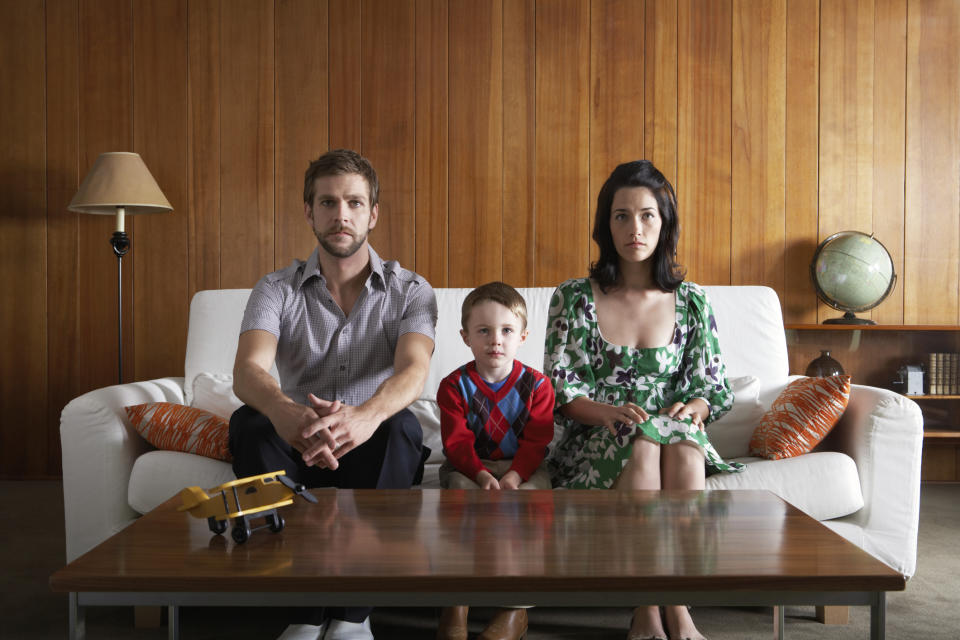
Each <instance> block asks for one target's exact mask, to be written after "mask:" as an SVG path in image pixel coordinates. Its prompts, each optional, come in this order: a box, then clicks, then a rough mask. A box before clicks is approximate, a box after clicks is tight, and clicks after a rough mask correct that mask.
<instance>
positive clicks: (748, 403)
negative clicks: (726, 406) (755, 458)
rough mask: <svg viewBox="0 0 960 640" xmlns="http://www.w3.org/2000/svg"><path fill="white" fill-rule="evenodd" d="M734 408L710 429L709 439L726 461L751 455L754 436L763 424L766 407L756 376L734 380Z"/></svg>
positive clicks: (708, 427) (712, 424) (731, 382)
mask: <svg viewBox="0 0 960 640" xmlns="http://www.w3.org/2000/svg"><path fill="white" fill-rule="evenodd" d="M729 382H730V389H731V390H732V391H733V407H731V408H730V411H728V412H727V413H725V414H723V415H722V416H720V419H719V420H714V421H713V422H711V423H710V424H709V425H707V437H708V438H710V444H712V445H713V447H714V449H716V450H717V453H719V454H720V457H721V458H723V459H724V460H726V459H729V458H741V457H743V456H746V455H747V452H748V449H749V446H748V445H749V443H750V435H751V434H752V433H753V430H754V429H756V428H757V425H758V424H760V418H762V417H763V406H762V405H761V404H760V396H759V394H760V380H758V379H757V378H755V377H753V376H742V377H740V378H730V380H729Z"/></svg>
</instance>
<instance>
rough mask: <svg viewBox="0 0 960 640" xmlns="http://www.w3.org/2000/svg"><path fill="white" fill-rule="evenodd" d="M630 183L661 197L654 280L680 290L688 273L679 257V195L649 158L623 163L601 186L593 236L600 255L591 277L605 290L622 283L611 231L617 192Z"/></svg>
mask: <svg viewBox="0 0 960 640" xmlns="http://www.w3.org/2000/svg"><path fill="white" fill-rule="evenodd" d="M629 187H646V188H647V189H649V190H650V191H651V192H652V193H653V197H654V198H656V200H657V208H658V209H660V220H661V226H660V237H659V238H658V239H657V247H656V249H654V251H653V256H652V259H653V280H654V282H655V283H656V284H657V286H658V287H659V288H660V289H661V290H662V291H676V289H677V287H678V286H680V283H681V282H683V277H684V275H685V274H684V270H683V267H681V266H680V265H679V264H677V261H676V260H677V242H678V241H679V239H680V219H679V216H678V215H677V195H676V193H675V192H674V190H673V185H672V184H670V182H669V181H668V180H667V179H666V178H665V177H664V176H663V174H662V173H660V170H659V169H657V168H656V167H655V166H653V163H651V162H650V161H649V160H636V161H634V162H625V163H624V164H621V165H620V166H618V167H617V168H616V169H614V170H613V173H611V174H610V177H609V178H607V181H606V182H604V183H603V186H602V187H600V193H599V194H598V195H597V212H596V215H595V216H594V222H593V239H594V241H595V242H596V243H597V246H599V247H600V257H599V258H598V259H597V261H596V262H594V263H593V264H591V265H590V277H591V278H593V279H594V280H596V281H597V284H598V285H599V287H600V291H603V292H604V293H606V292H607V290H608V289H610V288H611V287H615V286H617V285H618V284H619V283H620V275H621V274H620V256H619V255H618V254H617V249H616V247H615V246H614V244H613V235H612V234H611V232H610V215H611V213H612V209H613V196H614V195H616V193H617V191H619V190H620V189H623V188H629Z"/></svg>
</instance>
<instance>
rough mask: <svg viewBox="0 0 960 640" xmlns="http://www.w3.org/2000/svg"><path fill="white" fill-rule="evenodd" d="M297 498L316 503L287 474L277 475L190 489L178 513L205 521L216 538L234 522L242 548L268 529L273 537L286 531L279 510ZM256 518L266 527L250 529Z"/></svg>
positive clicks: (182, 496) (233, 533)
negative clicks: (274, 534) (263, 520)
mask: <svg viewBox="0 0 960 640" xmlns="http://www.w3.org/2000/svg"><path fill="white" fill-rule="evenodd" d="M295 495H298V496H300V497H302V498H303V499H305V500H308V501H310V502H316V501H317V498H316V496H314V495H313V494H312V493H310V492H309V491H308V490H307V488H306V487H305V486H303V485H302V484H298V483H296V482H294V481H293V480H291V479H290V478H288V477H287V474H286V472H285V471H274V472H273V473H264V474H262V475H259V476H250V477H247V478H240V479H239V480H233V481H231V482H227V483H224V484H221V485H220V486H218V487H214V488H213V489H210V490H208V491H204V490H203V489H201V488H200V487H187V488H185V489H183V490H182V491H181V492H180V501H181V505H180V506H179V507H177V511H189V512H190V515H192V516H193V517H195V518H206V519H207V524H208V525H209V526H210V531H212V532H214V533H216V534H217V535H219V534H222V533H223V532H224V531H226V530H227V521H228V520H231V521H232V522H233V529H232V530H231V532H230V535H231V536H232V537H233V541H234V542H236V543H237V544H243V543H244V542H246V541H247V539H248V538H249V537H250V534H251V533H252V532H254V531H256V530H258V529H264V528H266V527H269V528H270V530H271V531H273V532H274V533H277V532H279V531H281V530H283V527H284V524H285V523H284V521H283V516H281V515H280V514H279V513H277V509H278V508H280V507H285V506H287V505H289V504H293V496H295ZM254 517H257V518H259V517H264V518H266V524H263V525H260V526H259V527H251V525H250V521H251V520H252V519H253V518H254Z"/></svg>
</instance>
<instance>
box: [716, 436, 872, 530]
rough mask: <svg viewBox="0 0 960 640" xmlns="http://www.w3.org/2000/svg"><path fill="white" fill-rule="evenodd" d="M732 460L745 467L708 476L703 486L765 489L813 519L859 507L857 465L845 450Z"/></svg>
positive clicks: (836, 516) (860, 498) (837, 515)
mask: <svg viewBox="0 0 960 640" xmlns="http://www.w3.org/2000/svg"><path fill="white" fill-rule="evenodd" d="M736 462H742V463H744V464H745V465H747V468H746V469H744V470H743V471H741V472H740V473H717V474H714V475H712V476H710V477H709V478H707V489H766V490H767V491H772V492H773V493H775V494H777V495H778V496H780V497H781V498H783V499H784V500H786V501H787V502H789V503H790V504H792V505H793V506H795V507H796V508H798V509H800V510H801V511H803V512H804V513H806V514H807V515H809V516H810V517H812V518H816V519H817V520H829V519H831V518H839V517H841V516H845V515H849V514H851V513H854V512H855V511H859V510H860V509H861V508H862V507H863V492H862V491H861V489H860V476H859V475H858V474H857V465H856V463H855V462H854V461H853V458H851V457H850V456H848V455H846V454H843V453H837V452H834V451H822V452H817V453H808V454H806V455H802V456H799V457H796V458H785V459H783V460H764V459H762V458H739V459H737V460H736Z"/></svg>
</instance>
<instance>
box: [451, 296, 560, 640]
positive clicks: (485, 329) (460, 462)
mask: <svg viewBox="0 0 960 640" xmlns="http://www.w3.org/2000/svg"><path fill="white" fill-rule="evenodd" d="M460 324H461V326H462V327H463V328H462V329H461V331H460V336H461V337H462V338H463V341H464V342H465V343H466V344H467V346H468V347H470V350H471V351H472V352H473V357H474V360H473V362H468V363H467V364H465V365H463V366H462V367H460V368H459V369H457V370H456V371H454V372H453V373H451V374H450V375H449V376H447V377H446V378H444V379H443V381H442V382H441V383H440V388H439V389H438V390H437V404H439V405H440V433H441V436H442V438H443V453H444V455H445V456H446V460H445V461H444V462H443V464H442V465H441V466H440V484H441V486H443V487H444V488H447V489H550V488H551V483H550V474H549V473H548V472H547V470H546V469H545V468H541V465H542V463H543V459H544V456H545V455H546V453H547V445H548V444H550V440H552V439H553V398H554V396H553V385H552V384H551V383H550V381H549V380H547V379H546V377H544V375H543V374H542V373H540V372H539V371H536V370H534V369H531V368H530V367H527V366H525V365H524V364H522V363H521V362H520V361H519V360H515V359H514V357H515V356H516V355H517V349H519V348H520V345H521V344H523V342H524V341H525V340H526V339H527V305H526V303H525V302H524V300H523V296H521V295H520V293H519V292H517V290H516V289H514V288H513V287H511V286H510V285H508V284H504V283H502V282H490V283H488V284H485V285H483V286H480V287H477V288H476V289H474V290H473V291H471V292H470V293H469V294H467V297H466V299H464V301H463V307H462V310H461V316H460ZM468 611H469V610H468V608H467V607H446V608H444V609H443V611H442V613H441V615H440V625H439V628H438V629H437V640H466V638H467V616H468ZM526 632H527V610H526V609H525V608H521V607H516V608H503V609H501V610H500V611H499V612H498V613H497V614H496V615H495V616H494V617H493V619H492V620H491V621H490V622H489V623H488V624H487V627H486V629H485V630H484V632H483V633H482V634H480V636H479V638H478V640H486V639H490V638H497V639H498V640H519V639H520V638H521V637H523V636H524V634H526Z"/></svg>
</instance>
